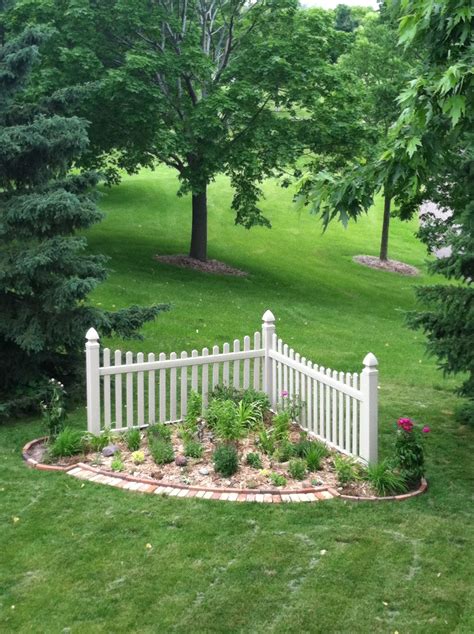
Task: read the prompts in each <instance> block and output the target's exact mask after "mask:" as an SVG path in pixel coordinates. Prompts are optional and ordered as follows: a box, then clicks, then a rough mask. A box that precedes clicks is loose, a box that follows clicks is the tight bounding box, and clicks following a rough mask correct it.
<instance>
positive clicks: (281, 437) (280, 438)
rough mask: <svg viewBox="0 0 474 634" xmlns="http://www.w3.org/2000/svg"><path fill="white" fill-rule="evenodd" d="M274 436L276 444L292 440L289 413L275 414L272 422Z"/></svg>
mask: <svg viewBox="0 0 474 634" xmlns="http://www.w3.org/2000/svg"><path fill="white" fill-rule="evenodd" d="M272 427H273V435H274V438H275V441H276V442H284V441H287V440H289V438H290V415H289V413H288V412H279V413H278V414H275V416H274V417H273V420H272Z"/></svg>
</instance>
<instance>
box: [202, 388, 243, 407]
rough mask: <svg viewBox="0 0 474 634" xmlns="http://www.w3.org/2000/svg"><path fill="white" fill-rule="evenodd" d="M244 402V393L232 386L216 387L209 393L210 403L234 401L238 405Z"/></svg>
mask: <svg viewBox="0 0 474 634" xmlns="http://www.w3.org/2000/svg"><path fill="white" fill-rule="evenodd" d="M240 400H242V392H241V390H238V389H237V388H235V387H233V386H232V385H216V387H215V388H214V389H213V390H212V392H210V393H209V403H212V401H233V402H234V403H238V402H239V401H240Z"/></svg>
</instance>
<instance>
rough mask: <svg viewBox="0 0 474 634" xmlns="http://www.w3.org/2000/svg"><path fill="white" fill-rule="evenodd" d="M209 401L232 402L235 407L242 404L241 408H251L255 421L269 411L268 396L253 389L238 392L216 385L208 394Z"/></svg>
mask: <svg viewBox="0 0 474 634" xmlns="http://www.w3.org/2000/svg"><path fill="white" fill-rule="evenodd" d="M209 400H210V401H213V400H219V401H233V402H234V403H235V404H236V405H239V403H241V402H242V403H243V406H252V407H253V408H254V410H255V412H254V413H255V415H256V416H257V420H260V419H261V418H263V415H264V413H265V412H266V411H267V410H269V409H270V401H269V399H268V396H267V395H266V394H265V393H264V392H259V391H258V390H254V389H253V388H248V389H246V390H239V389H237V388H235V387H233V386H230V385H229V386H227V385H216V387H215V388H214V389H213V390H212V392H211V393H210V394H209Z"/></svg>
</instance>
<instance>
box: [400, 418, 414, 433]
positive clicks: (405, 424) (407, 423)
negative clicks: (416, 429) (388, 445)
mask: <svg viewBox="0 0 474 634" xmlns="http://www.w3.org/2000/svg"><path fill="white" fill-rule="evenodd" d="M397 425H398V426H399V427H401V428H402V429H403V431H407V432H410V431H411V430H412V429H413V423H412V422H411V420H410V419H409V418H399V419H398V423H397Z"/></svg>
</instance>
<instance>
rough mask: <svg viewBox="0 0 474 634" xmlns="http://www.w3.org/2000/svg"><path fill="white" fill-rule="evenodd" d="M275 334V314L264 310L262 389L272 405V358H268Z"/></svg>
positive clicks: (273, 405)
mask: <svg viewBox="0 0 474 634" xmlns="http://www.w3.org/2000/svg"><path fill="white" fill-rule="evenodd" d="M274 334H275V316H274V314H273V313H272V311H271V310H267V311H265V313H264V314H263V317H262V341H263V349H264V351H265V356H264V358H263V391H264V392H265V394H266V395H267V396H268V398H269V399H270V403H271V406H272V407H275V406H276V403H274V402H273V385H272V380H273V378H272V359H271V358H270V350H271V348H272V341H273V335H274Z"/></svg>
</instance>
